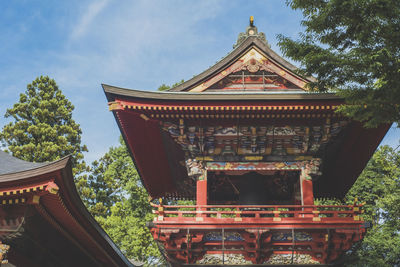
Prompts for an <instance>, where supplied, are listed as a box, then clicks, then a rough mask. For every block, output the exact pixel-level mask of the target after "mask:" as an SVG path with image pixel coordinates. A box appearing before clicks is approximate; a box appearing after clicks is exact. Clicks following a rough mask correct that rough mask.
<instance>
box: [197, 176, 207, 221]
mask: <svg viewBox="0 0 400 267" xmlns="http://www.w3.org/2000/svg"><path fill="white" fill-rule="evenodd" d="M196 205H207V171H206V170H204V172H203V175H202V176H200V177H199V178H198V180H197V184H196ZM205 211H207V208H199V207H198V208H197V209H196V212H197V215H196V221H199V222H200V221H203V220H204V217H207V215H206V214H204V213H203V212H205Z"/></svg>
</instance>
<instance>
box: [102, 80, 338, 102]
mask: <svg viewBox="0 0 400 267" xmlns="http://www.w3.org/2000/svg"><path fill="white" fill-rule="evenodd" d="M102 87H103V89H104V93H105V94H106V96H107V100H108V101H109V102H112V101H115V98H117V97H119V98H136V99H137V98H141V99H149V100H165V101H221V100H227V101H229V100H235V101H246V100H250V101H254V100H258V101H260V100H261V101H262V100H342V99H343V98H341V97H339V96H338V95H336V94H335V93H310V92H305V91H273V92H271V91H262V92H246V91H241V92H221V93H220V92H201V93H191V92H171V91H166V92H151V91H140V90H132V89H126V88H120V87H116V86H112V85H107V84H102Z"/></svg>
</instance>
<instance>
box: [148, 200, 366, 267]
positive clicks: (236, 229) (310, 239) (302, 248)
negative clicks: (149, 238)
mask: <svg viewBox="0 0 400 267" xmlns="http://www.w3.org/2000/svg"><path fill="white" fill-rule="evenodd" d="M152 206H153V208H154V213H155V214H156V217H155V218H154V221H153V223H152V224H151V225H150V229H151V232H152V235H153V237H154V239H155V240H156V241H157V242H158V243H159V244H160V245H162V246H161V247H162V251H163V253H164V255H165V256H166V257H167V258H168V261H170V262H171V263H172V264H173V266H185V265H188V266H189V265H190V266H194V265H195V266H198V265H203V264H206V265H207V264H213V265H221V264H222V265H224V264H227V265H234V264H239V265H242V266H243V265H252V264H262V265H269V264H285V265H287V264H294V265H296V264H297V265H298V264H331V263H333V262H337V260H338V258H339V257H340V256H341V255H342V254H343V252H344V251H347V250H349V249H350V248H351V246H352V245H353V243H354V242H357V241H359V240H361V239H362V238H363V236H364V234H365V231H366V229H365V223H364V221H363V220H362V218H361V217H360V215H361V213H362V210H361V207H362V204H361V205H357V204H354V205H347V206H319V205H235V206H233V205H173V206H171V205H162V204H159V205H156V204H152Z"/></svg>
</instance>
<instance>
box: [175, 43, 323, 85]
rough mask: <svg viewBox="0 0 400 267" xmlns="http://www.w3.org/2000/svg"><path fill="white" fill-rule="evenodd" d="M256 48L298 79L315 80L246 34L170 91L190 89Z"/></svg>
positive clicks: (306, 81) (264, 44) (267, 46)
mask: <svg viewBox="0 0 400 267" xmlns="http://www.w3.org/2000/svg"><path fill="white" fill-rule="evenodd" d="M252 48H253V49H256V51H258V52H260V53H261V54H263V55H264V56H266V58H267V59H268V60H270V61H271V62H272V63H273V64H276V65H278V66H279V67H281V68H283V69H285V70H286V71H288V72H289V73H290V74H291V75H293V76H295V77H297V78H298V79H300V80H302V81H304V82H305V83H308V82H315V81H316V79H315V78H314V77H302V76H300V75H299V74H297V69H298V68H297V67H296V66H294V65H292V64H291V63H289V62H288V61H286V60H285V59H284V58H283V57H281V56H279V55H278V54H277V53H276V52H275V51H273V50H272V49H271V48H270V47H269V45H268V43H267V42H266V41H263V40H261V39H260V38H259V36H256V35H255V36H248V37H247V38H246V39H245V40H244V41H243V42H241V43H240V44H239V45H237V46H236V48H234V49H233V50H232V51H231V52H230V53H229V54H228V55H227V56H225V57H224V58H222V59H221V60H220V61H218V62H217V63H216V64H215V65H213V66H211V67H210V68H208V69H207V70H205V71H203V72H202V73H200V74H198V75H196V76H194V77H193V78H191V79H190V80H188V81H186V82H184V83H182V84H180V85H178V86H176V87H174V88H171V89H170V91H174V92H183V91H188V90H189V91H190V89H192V88H194V87H196V86H197V85H199V84H201V83H202V82H204V81H205V80H207V79H209V78H210V77H212V76H214V75H215V74H217V73H219V72H221V71H223V70H224V69H226V68H227V67H228V66H229V65H231V64H233V63H234V62H235V61H237V60H238V59H239V58H240V57H241V56H243V55H245V54H246V53H248V52H249V51H250V50H251V49H252Z"/></svg>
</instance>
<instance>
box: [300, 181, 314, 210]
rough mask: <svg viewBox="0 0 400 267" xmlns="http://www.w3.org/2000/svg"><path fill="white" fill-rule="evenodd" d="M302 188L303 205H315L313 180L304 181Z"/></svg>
mask: <svg viewBox="0 0 400 267" xmlns="http://www.w3.org/2000/svg"><path fill="white" fill-rule="evenodd" d="M301 187H302V191H303V198H302V204H303V205H314V192H313V184H312V180H307V179H302V181H301Z"/></svg>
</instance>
